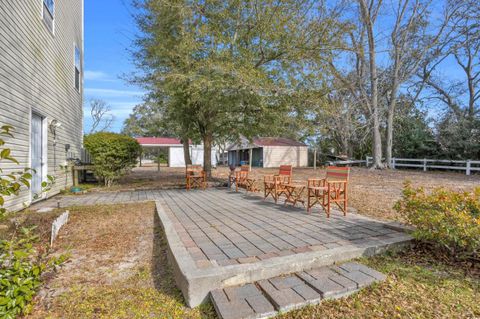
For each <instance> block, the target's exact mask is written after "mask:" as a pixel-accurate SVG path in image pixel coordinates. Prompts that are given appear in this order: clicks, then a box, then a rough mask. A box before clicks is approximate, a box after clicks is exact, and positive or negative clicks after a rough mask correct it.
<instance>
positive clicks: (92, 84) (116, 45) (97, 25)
mask: <svg viewBox="0 0 480 319" xmlns="http://www.w3.org/2000/svg"><path fill="white" fill-rule="evenodd" d="M129 3H130V0H101V1H99V0H86V1H85V53H84V59H85V60H84V93H85V94H84V100H85V106H84V114H85V121H84V127H85V132H86V133H87V132H88V131H89V129H90V126H91V118H90V107H89V101H90V99H92V98H97V99H102V100H105V101H106V102H107V103H108V105H110V107H111V108H112V114H113V115H114V117H115V120H114V123H113V126H112V128H111V130H113V131H116V132H118V131H120V130H121V128H122V124H123V121H124V120H125V118H127V117H128V115H129V114H130V112H131V110H132V108H133V107H134V106H135V105H136V104H138V103H139V102H141V96H142V91H141V89H140V88H138V87H135V86H132V85H130V84H128V83H127V82H126V81H125V80H124V79H122V78H121V77H122V76H123V75H124V74H128V73H130V72H132V71H133V70H134V67H133V65H132V63H131V57H130V54H129V52H128V48H130V46H131V44H132V40H133V38H134V35H135V32H136V26H135V23H134V21H133V18H132V16H131V10H132V8H131V7H130V5H129Z"/></svg>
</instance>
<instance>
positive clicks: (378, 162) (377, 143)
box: [359, 0, 383, 169]
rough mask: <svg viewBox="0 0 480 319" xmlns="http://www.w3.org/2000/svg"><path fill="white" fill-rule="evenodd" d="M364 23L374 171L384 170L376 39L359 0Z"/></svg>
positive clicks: (366, 9) (363, 6)
mask: <svg viewBox="0 0 480 319" xmlns="http://www.w3.org/2000/svg"><path fill="white" fill-rule="evenodd" d="M359 4H360V10H361V14H362V19H363V23H364V24H365V27H366V29H367V35H368V55H369V67H370V89H371V108H372V118H373V166H372V168H373V169H376V168H383V164H382V137H381V135H380V115H379V114H378V113H379V112H378V76H377V64H376V52H375V50H376V49H375V37H374V35H373V21H372V17H371V16H370V11H369V7H368V6H367V4H366V2H365V0H359Z"/></svg>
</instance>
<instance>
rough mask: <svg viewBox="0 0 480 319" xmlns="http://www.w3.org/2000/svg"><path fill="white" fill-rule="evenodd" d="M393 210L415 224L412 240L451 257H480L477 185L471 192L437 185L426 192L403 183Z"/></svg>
mask: <svg viewBox="0 0 480 319" xmlns="http://www.w3.org/2000/svg"><path fill="white" fill-rule="evenodd" d="M395 209H396V210H397V211H398V212H399V213H400V214H402V215H403V216H404V217H405V218H406V220H407V221H408V222H409V223H410V224H412V225H414V226H415V227H416V230H415V231H414V233H413V235H414V236H415V238H416V239H418V240H420V241H424V242H428V243H431V244H433V245H434V246H436V247H437V248H439V249H442V250H447V251H448V252H449V253H450V254H452V255H453V256H455V257H461V258H467V259H471V258H472V259H477V258H478V257H479V256H480V188H477V189H476V190H475V191H474V192H472V193H469V192H454V191H448V190H445V189H442V188H439V189H436V190H435V191H433V192H432V193H431V194H427V193H426V192H425V190H424V189H423V188H418V189H415V188H413V187H412V186H411V184H410V183H408V182H407V183H406V184H405V188H404V190H403V197H402V199H401V200H400V201H398V202H397V204H396V205H395Z"/></svg>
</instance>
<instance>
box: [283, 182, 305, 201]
mask: <svg viewBox="0 0 480 319" xmlns="http://www.w3.org/2000/svg"><path fill="white" fill-rule="evenodd" d="M283 187H284V188H285V195H286V196H287V198H286V199H285V205H287V203H292V204H293V206H295V205H296V204H297V202H300V203H302V205H303V206H305V200H304V199H302V194H303V192H304V191H305V187H306V186H305V185H304V184H301V183H290V184H284V185H283Z"/></svg>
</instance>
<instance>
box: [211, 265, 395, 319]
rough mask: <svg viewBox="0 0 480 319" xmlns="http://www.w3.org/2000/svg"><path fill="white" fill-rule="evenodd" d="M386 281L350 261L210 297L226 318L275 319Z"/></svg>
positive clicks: (219, 291) (227, 289)
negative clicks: (281, 314)
mask: <svg viewBox="0 0 480 319" xmlns="http://www.w3.org/2000/svg"><path fill="white" fill-rule="evenodd" d="M385 278H386V276H385V275H384V274H382V273H380V272H378V271H376V270H374V269H371V268H369V267H367V266H365V265H362V264H359V263H356V262H349V263H345V264H342V265H339V266H328V267H321V268H317V269H312V270H308V271H302V272H298V273H294V274H290V275H286V276H279V277H274V278H270V279H267V280H260V281H258V282H255V283H251V284H246V285H243V286H235V287H227V288H223V289H216V290H213V291H211V292H210V297H211V300H212V302H213V305H214V307H215V310H216V311H217V314H218V315H219V317H220V318H222V319H261V318H271V317H273V316H276V315H278V314H279V313H283V312H286V311H290V310H293V309H298V308H301V307H304V306H307V305H312V304H318V303H320V302H321V301H322V300H324V299H333V298H340V297H344V296H347V295H349V294H352V293H354V292H357V291H358V290H360V289H362V288H364V287H366V286H368V285H371V284H372V283H374V282H378V281H383V280H385Z"/></svg>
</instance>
